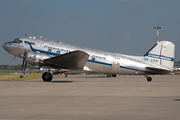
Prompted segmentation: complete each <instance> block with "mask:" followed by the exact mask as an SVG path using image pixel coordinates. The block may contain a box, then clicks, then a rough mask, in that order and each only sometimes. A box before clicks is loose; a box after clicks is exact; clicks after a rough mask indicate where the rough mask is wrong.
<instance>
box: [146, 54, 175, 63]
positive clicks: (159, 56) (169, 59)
mask: <svg viewBox="0 0 180 120" xmlns="http://www.w3.org/2000/svg"><path fill="white" fill-rule="evenodd" d="M146 56H147V57H152V58H157V59H162V60H167V61H174V58H171V57H166V56H163V55H156V54H151V53H148V54H147V55H146Z"/></svg>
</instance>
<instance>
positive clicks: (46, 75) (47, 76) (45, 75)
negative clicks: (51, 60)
mask: <svg viewBox="0 0 180 120" xmlns="http://www.w3.org/2000/svg"><path fill="white" fill-rule="evenodd" d="M59 70H60V69H58V70H57V71H56V72H54V73H53V74H51V73H50V67H49V69H48V72H45V73H43V75H42V79H43V81H46V82H49V81H51V80H52V78H53V75H54V74H56V73H57V72H58V71H59Z"/></svg>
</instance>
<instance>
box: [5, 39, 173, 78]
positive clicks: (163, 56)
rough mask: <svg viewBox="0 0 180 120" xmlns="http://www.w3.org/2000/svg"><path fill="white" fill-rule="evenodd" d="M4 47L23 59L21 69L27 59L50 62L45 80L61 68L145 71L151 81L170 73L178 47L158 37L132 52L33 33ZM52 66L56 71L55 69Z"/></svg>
mask: <svg viewBox="0 0 180 120" xmlns="http://www.w3.org/2000/svg"><path fill="white" fill-rule="evenodd" d="M3 48H4V49H5V50H6V51H7V52H9V53H10V54H12V55H14V56H17V57H20V58H22V59H23V63H22V69H26V65H27V63H28V64H31V65H34V66H35V67H36V68H40V67H41V66H48V68H49V69H48V71H47V72H44V73H43V75H42V79H43V80H44V81H51V80H52V78H53V75H54V74H57V73H58V72H59V71H60V70H61V69H69V70H75V71H76V70H77V71H82V72H98V73H105V74H107V77H116V76H117V74H128V75H130V74H140V75H144V76H145V77H146V78H147V81H151V80H152V78H151V77H150V76H149V75H155V74H169V73H170V72H172V71H173V66H174V51H175V45H174V44H173V43H172V42H170V41H157V43H156V44H155V45H154V46H153V47H152V48H151V49H150V50H149V51H148V52H147V53H146V54H144V55H143V56H131V55H124V54H118V53H110V52H104V51H100V50H94V49H89V48H86V47H78V46H73V45H69V44H65V43H62V42H55V41H47V40H43V39H41V38H35V37H30V36H25V37H24V38H16V39H14V41H12V42H7V43H5V44H4V45H3ZM51 68H55V69H57V71H55V72H53V73H52V72H51Z"/></svg>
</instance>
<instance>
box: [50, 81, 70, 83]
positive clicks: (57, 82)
mask: <svg viewBox="0 0 180 120" xmlns="http://www.w3.org/2000/svg"><path fill="white" fill-rule="evenodd" d="M72 82H73V81H50V83H72Z"/></svg>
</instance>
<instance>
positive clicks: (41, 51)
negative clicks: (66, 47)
mask: <svg viewBox="0 0 180 120" xmlns="http://www.w3.org/2000/svg"><path fill="white" fill-rule="evenodd" d="M24 43H25V44H29V46H30V48H31V50H32V51H33V52H36V51H39V52H40V53H44V54H48V55H54V56H57V55H60V54H59V53H53V52H48V51H44V50H38V49H34V48H33V47H32V45H31V43H30V42H27V41H24Z"/></svg>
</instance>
